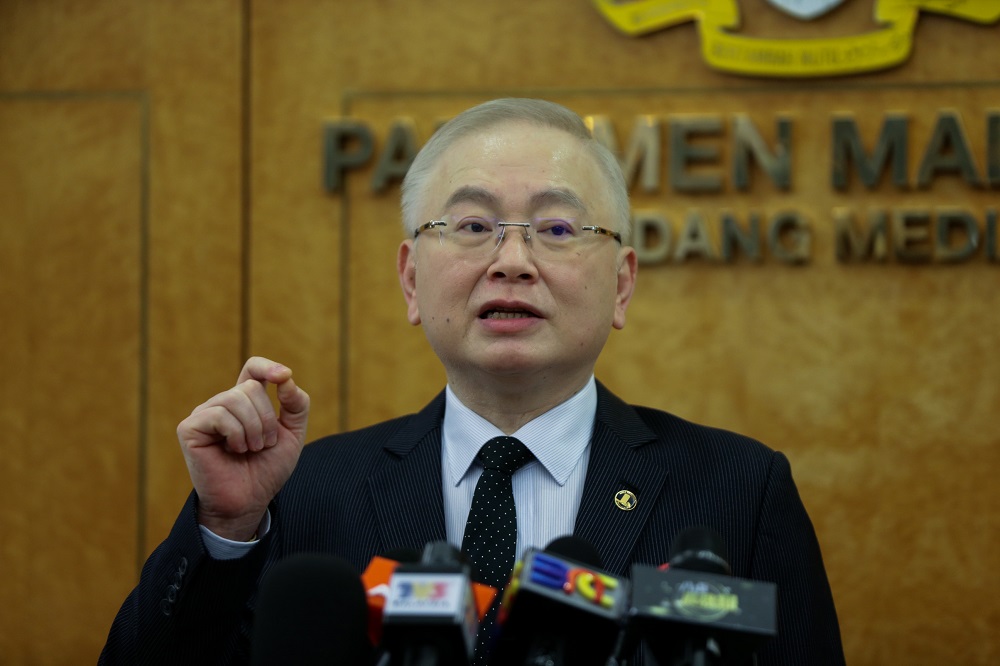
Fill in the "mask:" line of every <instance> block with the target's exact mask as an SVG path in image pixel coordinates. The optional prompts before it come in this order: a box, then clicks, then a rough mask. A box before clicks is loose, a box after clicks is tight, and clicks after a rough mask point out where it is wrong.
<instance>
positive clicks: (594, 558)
mask: <svg viewBox="0 0 1000 666" xmlns="http://www.w3.org/2000/svg"><path fill="white" fill-rule="evenodd" d="M545 552H546V553H550V554H552V555H559V556H560V557H565V558H567V559H570V560H576V561H577V562H579V563H580V564H586V565H587V566H591V567H597V568H598V569H600V568H602V567H603V566H604V564H603V562H602V561H601V554H600V553H598V552H597V549H596V548H594V546H592V545H591V544H590V543H589V542H587V541H585V540H584V539H581V538H580V537H575V536H572V535H566V536H561V537H558V538H556V539H553V540H552V541H550V542H549V545H547V546H546V547H545Z"/></svg>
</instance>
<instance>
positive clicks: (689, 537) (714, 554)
mask: <svg viewBox="0 0 1000 666" xmlns="http://www.w3.org/2000/svg"><path fill="white" fill-rule="evenodd" d="M670 566H671V567H673V568H675V569H685V570H687V571H703V572H705V573H714V574H721V575H725V576H729V575H731V574H732V569H731V568H730V566H729V552H728V550H727V548H726V543H725V541H723V539H722V535H720V534H719V533H718V532H716V531H715V530H713V529H712V528H710V527H689V528H687V529H685V530H684V531H683V532H681V533H680V534H678V535H677V537H676V538H675V539H674V543H673V546H672V547H671V548H670Z"/></svg>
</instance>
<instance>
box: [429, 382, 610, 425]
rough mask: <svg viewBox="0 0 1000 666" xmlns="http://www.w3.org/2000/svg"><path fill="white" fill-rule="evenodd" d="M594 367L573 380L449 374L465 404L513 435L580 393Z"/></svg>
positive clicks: (450, 383)
mask: <svg viewBox="0 0 1000 666" xmlns="http://www.w3.org/2000/svg"><path fill="white" fill-rule="evenodd" d="M591 375H593V370H592V369H591V370H589V371H587V372H586V373H583V374H582V375H581V376H579V377H573V378H572V379H571V380H567V379H566V378H561V379H560V380H558V381H557V380H555V379H553V378H552V377H550V376H548V375H546V374H545V373H540V375H539V376H534V377H524V376H518V377H501V378H497V377H487V378H485V379H482V378H470V377H466V376H461V377H456V376H454V375H453V374H449V376H448V386H450V387H451V390H452V391H453V392H454V393H455V395H456V396H457V397H458V399H459V400H461V401H462V404H464V405H465V406H466V407H468V408H469V409H471V410H472V411H474V412H475V413H477V414H479V415H480V416H482V417H483V418H484V419H486V420H487V421H489V422H490V423H492V424H493V425H495V426H496V427H497V428H499V429H500V430H502V431H503V432H504V433H506V434H508V435H511V434H513V433H515V432H517V430H518V429H519V428H520V427H521V426H523V425H524V424H525V423H528V422H529V421H531V420H532V419H535V418H536V417H538V416H540V415H542V414H544V413H545V412H547V411H549V410H550V409H552V408H553V407H556V406H558V405H561V404H562V403H564V402H566V401H567V400H569V399H570V398H572V397H573V396H574V395H576V394H577V393H579V392H580V390H582V389H583V388H584V386H586V385H587V382H588V381H589V380H590V377H591Z"/></svg>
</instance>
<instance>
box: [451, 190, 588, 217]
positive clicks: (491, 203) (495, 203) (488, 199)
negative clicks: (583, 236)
mask: <svg viewBox="0 0 1000 666" xmlns="http://www.w3.org/2000/svg"><path fill="white" fill-rule="evenodd" d="M460 203H473V204H479V205H481V206H483V207H485V208H489V209H490V210H499V209H500V207H501V202H500V198H499V197H497V195H495V194H493V193H492V192H490V191H489V190H486V189H484V188H482V187H475V186H473V185H463V186H462V187H460V188H458V189H457V190H455V191H454V192H452V193H451V196H450V197H448V201H447V202H446V203H445V208H451V207H452V206H455V205H457V204H460ZM552 205H555V206H569V207H570V208H573V209H574V210H577V211H580V212H581V213H585V212H587V204H585V203H584V202H583V199H581V198H580V197H579V195H577V194H576V192H574V191H573V190H569V189H566V188H564V187H555V188H552V189H549V190H543V191H541V192H536V193H535V194H533V195H531V200H530V207H531V209H532V210H538V209H539V208H544V207H546V206H552Z"/></svg>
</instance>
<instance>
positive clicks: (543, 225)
mask: <svg viewBox="0 0 1000 666" xmlns="http://www.w3.org/2000/svg"><path fill="white" fill-rule="evenodd" d="M574 221H575V220H573V219H571V218H559V217H536V218H535V219H533V220H531V221H529V222H505V221H504V220H495V219H490V218H485V217H476V216H466V217H459V216H455V215H445V216H444V217H443V218H442V219H440V220H431V221H430V222H427V223H426V224H422V225H420V226H419V227H417V229H416V231H414V232H413V237H414V238H417V237H418V236H419V235H420V233H421V232H423V231H427V230H429V229H434V228H437V230H438V233H439V239H440V241H441V244H442V245H445V246H450V247H452V248H454V249H456V250H459V251H461V252H462V253H463V254H466V253H467V254H469V255H472V256H479V255H482V256H486V255H488V254H492V253H493V252H495V251H496V250H497V249H498V248H499V247H500V244H501V243H502V242H503V240H504V238H506V237H507V229H508V227H519V228H521V229H524V233H523V234H521V237H522V238H523V239H524V242H525V244H527V246H528V247H529V248H531V250H532V252H534V253H535V255H536V256H538V257H540V258H545V259H558V258H562V257H565V258H568V257H571V256H573V250H576V249H579V248H580V247H581V246H582V245H584V244H586V243H589V242H592V241H593V240H594V239H596V238H597V237H598V236H601V235H603V236H609V237H611V238H614V239H615V240H616V241H618V243H621V242H622V237H621V234H619V233H617V232H615V231H611V230H610V229H605V228H604V227H598V226H594V225H587V226H583V227H579V228H577V227H576V226H575V225H574Z"/></svg>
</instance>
